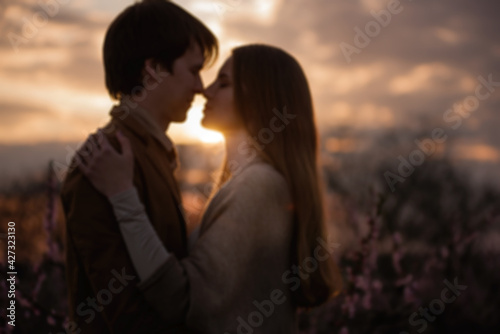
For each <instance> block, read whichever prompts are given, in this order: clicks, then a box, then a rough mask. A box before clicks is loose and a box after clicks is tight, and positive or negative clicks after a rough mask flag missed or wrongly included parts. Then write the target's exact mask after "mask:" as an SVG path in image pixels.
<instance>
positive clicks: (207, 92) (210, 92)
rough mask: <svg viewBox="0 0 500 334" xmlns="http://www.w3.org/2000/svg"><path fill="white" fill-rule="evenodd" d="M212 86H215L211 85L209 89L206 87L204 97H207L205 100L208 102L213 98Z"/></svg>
mask: <svg viewBox="0 0 500 334" xmlns="http://www.w3.org/2000/svg"><path fill="white" fill-rule="evenodd" d="M212 86H213V85H210V86H208V87H206V88H205V89H204V90H203V93H202V94H203V96H205V98H206V99H207V100H208V99H210V98H211V97H212V89H211V88H212Z"/></svg>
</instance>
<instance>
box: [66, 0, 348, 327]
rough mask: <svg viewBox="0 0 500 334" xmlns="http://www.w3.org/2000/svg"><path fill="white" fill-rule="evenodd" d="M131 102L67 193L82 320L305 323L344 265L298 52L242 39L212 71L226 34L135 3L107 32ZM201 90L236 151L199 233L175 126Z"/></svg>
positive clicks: (91, 144) (208, 118) (207, 113)
mask: <svg viewBox="0 0 500 334" xmlns="http://www.w3.org/2000/svg"><path fill="white" fill-rule="evenodd" d="M103 51H104V66H105V73H106V86H107V88H108V91H109V93H110V95H111V96H112V97H114V98H116V99H117V100H119V101H120V103H119V105H117V106H116V107H114V108H113V109H112V110H111V113H110V115H111V117H112V118H111V120H110V122H109V123H108V124H107V125H106V126H105V127H104V128H103V129H101V130H99V131H98V132H97V133H96V134H94V135H92V136H90V137H89V138H88V139H87V141H86V142H85V144H84V145H83V146H82V148H81V149H80V150H79V151H78V153H77V155H76V156H75V162H77V165H76V166H77V167H78V168H75V169H73V170H72V171H71V172H70V173H69V174H68V176H67V178H66V180H65V182H64V185H63V190H62V201H63V207H64V211H65V215H66V218H67V279H68V286H69V307H70V320H71V321H70V323H69V324H68V326H67V329H68V330H70V332H72V333H73V332H74V333H218V334H224V333H273V334H278V333H295V332H297V323H296V310H297V308H299V307H312V306H316V305H319V304H321V303H323V302H325V301H326V300H328V299H329V298H330V297H331V296H332V295H333V294H334V293H335V292H336V291H338V289H339V276H338V271H337V267H336V265H335V263H334V262H333V260H332V258H331V256H330V254H329V252H331V249H328V247H325V246H326V242H325V240H326V236H325V232H324V225H323V224H324V222H323V209H324V208H323V205H322V203H323V202H322V197H321V186H320V180H319V172H318V164H317V151H318V148H317V137H316V128H315V124H314V114H313V106H312V101H311V96H310V92H309V87H308V84H307V81H306V78H305V76H304V73H303V72H302V69H301V67H300V65H299V64H298V63H297V61H296V60H295V59H294V58H293V57H291V56H290V55H289V54H287V53H286V52H284V51H282V50H280V49H278V48H274V47H270V46H265V45H248V46H242V47H238V48H236V49H234V50H233V51H232V54H231V56H230V57H229V58H228V59H227V60H226V61H225V62H224V65H223V66H222V67H221V69H220V70H219V73H218V76H217V78H216V79H215V81H214V82H213V83H212V84H211V85H210V86H209V87H207V88H204V87H203V84H202V82H201V78H200V70H201V69H202V68H203V67H204V66H205V65H207V64H208V63H210V62H211V61H213V59H215V58H216V57H217V52H218V44H217V40H216V38H215V37H214V35H213V34H212V33H211V32H210V31H209V30H208V29H207V28H206V27H205V26H204V25H203V24H202V23H201V22H200V21H199V20H197V19H196V18H195V17H193V16H192V15H191V14H189V13H187V12H186V11H185V10H183V9H182V8H180V7H178V6H177V5H175V4H173V3H171V2H168V1H164V0H144V1H142V2H139V3H136V4H134V5H132V6H130V7H128V8H127V9H126V10H125V11H123V12H122V13H121V14H120V15H119V16H118V17H117V18H116V19H115V20H114V22H113V23H112V24H111V26H110V27H109V29H108V31H107V34H106V38H105V43H104V50H103ZM195 94H203V95H204V96H205V98H206V100H207V102H206V106H205V110H204V118H203V121H202V124H203V126H205V127H206V128H210V129H215V130H218V131H220V132H221V133H223V135H224V136H225V144H226V158H225V162H224V164H223V166H222V173H221V178H220V180H219V183H218V185H217V186H216V189H215V190H214V192H213V193H212V196H211V197H210V200H209V204H208V205H207V206H206V208H205V211H204V215H203V219H202V222H201V225H200V227H199V228H198V229H196V230H195V231H194V232H192V233H191V234H190V235H189V238H188V237H187V235H186V226H185V221H184V218H183V210H182V205H181V195H180V192H179V188H178V185H177V183H176V181H175V179H174V175H173V172H174V169H175V168H176V152H175V149H174V146H173V144H172V142H171V141H170V139H169V138H168V137H167V136H166V135H165V131H166V130H167V128H168V126H169V124H170V123H171V122H183V121H184V120H185V118H186V113H187V110H188V109H189V107H190V105H191V102H192V100H193V97H194V95H195Z"/></svg>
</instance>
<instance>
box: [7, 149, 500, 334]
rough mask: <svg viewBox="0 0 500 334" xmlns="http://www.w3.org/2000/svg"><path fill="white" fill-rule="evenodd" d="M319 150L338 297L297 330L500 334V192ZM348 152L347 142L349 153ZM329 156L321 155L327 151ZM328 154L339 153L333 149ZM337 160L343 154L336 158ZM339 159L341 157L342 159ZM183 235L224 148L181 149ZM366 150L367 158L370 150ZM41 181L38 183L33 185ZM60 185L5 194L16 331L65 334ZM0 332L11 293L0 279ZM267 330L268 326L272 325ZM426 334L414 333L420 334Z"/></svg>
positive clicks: (442, 171) (431, 170) (435, 172)
mask: <svg viewBox="0 0 500 334" xmlns="http://www.w3.org/2000/svg"><path fill="white" fill-rule="evenodd" d="M329 145H330V150H328V149H325V151H323V153H322V165H323V171H324V178H325V190H326V196H325V202H326V208H327V211H328V219H329V230H330V238H331V240H333V241H335V242H338V243H339V244H340V248H339V249H338V253H337V254H335V255H336V257H337V259H338V261H339V263H340V266H341V270H342V274H343V279H344V283H345V284H344V289H343V291H342V292H341V294H340V295H339V296H338V297H337V298H335V299H333V300H332V301H331V302H329V303H328V304H326V305H324V306H322V307H319V308H317V309H313V310H301V311H300V315H299V319H300V328H301V333H311V334H312V333H318V334H319V333H342V334H346V333H400V332H405V331H406V332H408V333H417V332H419V333H420V332H423V331H424V330H425V333H451V332H453V333H471V332H473V333H496V332H497V330H498V329H499V328H500V327H499V320H498V317H497V312H498V310H499V309H500V293H499V291H498V281H499V280H500V271H499V270H498V265H499V264H500V263H499V260H498V259H499V254H500V242H499V241H500V237H499V236H500V205H499V204H500V191H499V189H498V187H497V186H496V183H495V182H493V181H492V182H477V179H476V178H473V177H471V175H472V174H470V173H468V172H467V171H466V169H460V168H457V166H456V163H455V162H454V161H453V159H451V160H450V159H449V157H448V156H446V154H436V155H434V156H432V157H430V158H428V159H427V160H426V161H425V163H423V164H422V165H421V166H419V167H418V168H416V169H415V171H414V172H413V174H412V175H411V176H410V177H407V178H406V180H405V181H404V182H402V183H399V184H397V188H396V190H395V191H394V192H391V191H390V189H389V188H388V187H387V185H386V184H384V178H383V177H381V175H383V174H384V172H385V171H386V170H388V169H391V168H393V166H392V165H391V164H393V162H394V161H393V160H394V159H392V160H391V159H390V157H391V156H392V157H394V156H396V157H397V155H398V154H397V153H395V151H393V150H388V152H389V153H387V154H386V155H383V154H381V153H380V152H377V153H376V154H372V155H371V156H370V155H369V152H372V151H370V150H369V149H367V150H366V151H365V152H364V153H362V154H345V151H346V149H339V146H338V145H339V143H338V142H337V143H330V144H329ZM344 145H346V144H344ZM325 147H327V148H328V146H327V145H325ZM332 147H333V148H334V149H335V150H332ZM339 152H340V153H339ZM342 152H344V153H342ZM179 153H180V162H181V166H182V168H181V169H180V170H179V171H178V174H177V176H178V178H179V180H180V183H181V189H182V193H183V200H184V206H185V210H186V216H187V217H188V220H187V223H188V230H189V231H191V230H192V229H193V228H195V227H196V226H197V224H198V223H199V220H200V214H201V212H202V209H203V206H204V204H205V201H206V197H207V195H208V194H209V190H210V184H212V183H213V182H214V181H215V178H216V176H215V172H216V169H217V166H218V165H219V163H220V160H221V157H222V147H220V146H184V147H180V148H179ZM372 153H373V152H372ZM40 175H42V176H41V177H40ZM59 187H60V182H59V180H58V179H57V177H56V175H55V174H54V173H53V168H52V167H50V166H47V168H46V171H45V172H44V173H43V174H39V176H38V178H37V179H33V180H32V181H30V182H26V183H25V184H23V185H17V186H12V187H11V188H9V189H5V190H4V191H3V193H2V194H1V195H0V221H1V222H2V223H1V226H0V233H2V239H1V240H2V242H1V243H0V245H2V247H1V248H0V254H2V268H1V270H2V272H6V268H5V267H4V266H5V249H6V244H5V235H4V233H5V232H6V228H7V222H8V221H15V222H16V266H17V269H18V278H19V281H18V283H17V284H18V295H17V299H18V309H17V321H16V324H17V326H16V329H15V330H14V331H11V332H12V333H49V332H52V333H59V332H64V329H63V324H64V322H65V321H66V309H67V304H66V299H65V298H66V285H65V280H64V256H63V254H64V219H63V214H62V211H61V205H60V203H59V198H58V192H59ZM455 279H457V280H458V282H459V283H460V284H463V285H466V286H467V288H466V290H465V291H463V293H462V294H461V295H460V296H458V297H457V298H456V300H455V301H454V302H453V303H450V304H446V305H445V306H446V309H445V310H444V311H443V312H442V314H439V315H436V316H435V317H433V318H434V319H433V320H432V321H426V325H425V329H423V328H424V323H423V322H419V323H417V325H415V321H416V320H418V319H425V318H423V317H422V316H421V315H418V316H417V317H415V318H414V322H411V321H410V317H411V315H412V314H413V313H414V312H417V313H418V312H419V310H420V308H428V307H429V304H430V303H431V302H432V301H433V300H435V299H439V298H441V297H440V296H441V291H442V290H443V288H444V287H445V285H444V283H443V282H444V280H448V281H450V282H453V281H454V280H455ZM1 289H2V291H1V297H0V301H1V304H2V309H1V310H0V314H1V315H2V317H1V320H0V321H1V324H0V327H1V329H0V333H9V331H8V328H9V327H6V326H5V320H4V319H5V317H4V316H5V314H4V313H5V306H4V305H5V299H6V291H5V289H6V285H5V281H2V282H1ZM271 321H272V318H271ZM420 330H421V331H420Z"/></svg>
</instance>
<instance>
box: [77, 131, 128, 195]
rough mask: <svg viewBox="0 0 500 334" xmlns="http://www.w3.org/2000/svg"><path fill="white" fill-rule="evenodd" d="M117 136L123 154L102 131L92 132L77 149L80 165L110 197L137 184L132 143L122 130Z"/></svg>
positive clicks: (90, 178) (97, 187) (87, 175)
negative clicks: (135, 181)
mask: <svg viewBox="0 0 500 334" xmlns="http://www.w3.org/2000/svg"><path fill="white" fill-rule="evenodd" d="M116 138H117V139H118V142H119V143H120V146H121V150H122V153H121V154H120V153H118V152H117V151H116V150H115V149H114V148H113V147H112V146H111V144H110V143H109V141H108V139H107V138H106V136H104V134H103V133H102V131H101V130H99V131H98V132H97V133H96V134H92V135H90V136H89V137H88V138H87V140H86V141H85V143H84V144H83V145H82V147H81V148H80V149H79V150H78V151H77V155H78V158H79V159H80V161H79V164H78V168H80V170H81V171H82V173H83V174H84V175H85V176H86V177H87V178H88V179H89V180H90V182H91V183H92V185H93V186H94V187H95V188H96V189H97V190H98V191H99V192H101V193H103V194H104V195H106V196H107V197H108V198H109V197H112V196H113V195H116V194H118V193H120V192H122V191H125V190H127V189H129V188H132V187H133V186H134V184H133V175H134V155H133V153H132V149H131V147H130V142H129V140H128V139H127V137H125V136H124V135H123V134H122V133H121V132H120V131H117V134H116Z"/></svg>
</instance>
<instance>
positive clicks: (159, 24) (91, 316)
mask: <svg viewBox="0 0 500 334" xmlns="http://www.w3.org/2000/svg"><path fill="white" fill-rule="evenodd" d="M217 52H218V45H217V40H216V38H215V36H214V35H213V34H212V33H211V32H210V31H209V30H208V29H207V28H206V27H205V26H204V25H203V24H202V23H201V22H200V21H198V20H197V19H196V18H194V17H193V16H192V15H190V14H189V13H187V12H186V11H184V10H183V9H181V8H180V7H178V6H177V5H175V4H173V3H171V2H168V1H165V0H144V1H142V2H139V3H136V4H134V5H132V6H130V7H128V8H126V9H125V10H124V11H123V12H122V13H121V14H120V15H119V16H118V17H117V18H116V19H115V20H114V21H113V23H112V24H111V26H110V27H109V29H108V31H107V34H106V38H105V42H104V48H103V56H104V67H105V73H106V87H107V89H108V91H109V93H110V95H111V96H112V97H113V98H115V99H117V100H119V101H120V103H119V105H117V106H115V107H114V108H113V109H112V110H111V112H110V115H111V117H112V119H111V120H110V122H109V123H108V124H107V125H106V126H105V127H104V129H103V132H104V134H105V135H106V136H107V137H108V139H109V140H110V141H111V142H112V143H113V145H114V146H115V148H117V147H118V145H117V142H116V138H115V133H116V131H118V130H119V131H120V132H122V133H123V134H124V135H126V136H127V137H128V138H129V140H130V141H131V144H132V148H133V151H134V152H133V153H134V155H135V169H134V184H135V186H136V187H137V189H138V191H139V194H140V197H141V200H142V202H143V203H144V205H145V207H146V211H147V213H148V216H149V217H150V219H151V222H152V224H153V226H154V227H155V229H156V231H157V232H158V234H159V236H160V239H161V240H162V242H163V244H164V245H165V247H166V248H167V249H168V250H169V251H171V252H173V253H174V254H175V256H176V257H177V258H179V259H182V258H183V257H185V256H186V253H187V245H186V228H185V221H184V219H183V214H182V210H181V209H180V207H181V205H180V193H179V189H178V187H177V184H176V181H175V179H174V176H173V170H174V169H175V166H176V154H175V150H174V147H173V144H172V142H171V141H170V140H169V138H168V137H167V136H166V135H165V131H166V130H167V128H168V126H169V124H170V123H171V122H183V121H184V120H185V119H186V113H187V111H188V109H189V107H190V105H191V102H192V100H193V98H194V95H195V94H197V93H201V92H202V91H203V84H202V82H201V78H200V74H199V72H200V70H201V69H202V68H203V66H204V65H206V63H207V62H209V61H211V60H213V59H215V58H216V57H217ZM96 144H98V143H97V142H96ZM83 158H84V157H83ZM80 162H81V161H80ZM74 163H78V158H75V160H74ZM61 197H62V203H63V208H64V212H65V215H66V220H67V234H66V237H67V255H66V261H67V280H68V287H69V312H70V320H71V322H70V323H69V325H68V328H67V329H68V330H69V331H71V332H73V333H92V334H95V333H157V332H158V333H160V332H161V333H183V332H185V330H184V329H183V328H184V326H183V324H182V323H166V321H164V320H162V319H161V318H160V317H159V315H158V313H157V312H155V311H154V310H153V309H152V308H151V307H150V306H149V305H148V304H147V303H146V302H145V300H144V298H143V297H142V295H141V293H140V291H139V288H138V287H137V283H138V277H137V275H136V272H135V270H134V268H133V266H132V263H131V261H130V258H129V256H128V254H127V249H126V247H125V244H124V242H123V240H122V238H121V235H120V231H119V228H118V223H117V222H116V220H115V217H114V215H113V211H112V208H111V205H110V204H109V202H108V201H107V199H106V198H105V197H104V196H102V195H100V194H99V193H98V192H97V190H96V189H95V188H93V187H92V185H91V184H90V182H89V181H88V180H87V179H86V178H85V177H84V176H83V175H82V174H81V172H80V171H79V169H78V168H72V170H71V172H70V173H69V174H68V176H67V177H66V180H65V182H64V184H63V189H62V195H61Z"/></svg>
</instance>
